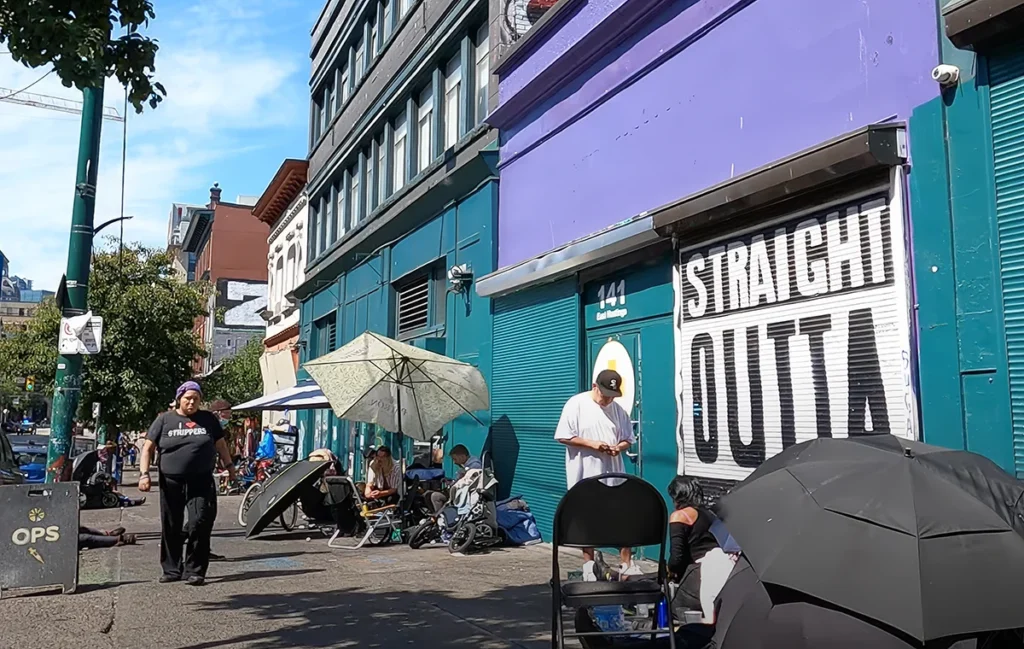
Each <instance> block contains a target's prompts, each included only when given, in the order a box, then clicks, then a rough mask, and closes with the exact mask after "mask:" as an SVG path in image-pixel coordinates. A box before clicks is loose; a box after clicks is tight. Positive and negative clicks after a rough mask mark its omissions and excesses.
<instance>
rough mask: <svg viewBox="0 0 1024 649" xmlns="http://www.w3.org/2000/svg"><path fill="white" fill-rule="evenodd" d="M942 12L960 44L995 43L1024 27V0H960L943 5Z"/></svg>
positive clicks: (949, 32)
mask: <svg viewBox="0 0 1024 649" xmlns="http://www.w3.org/2000/svg"><path fill="white" fill-rule="evenodd" d="M942 16H943V17H944V18H945V23H946V36H948V37H949V40H951V41H952V42H953V44H954V45H956V46H957V47H960V48H975V49H977V48H978V46H985V45H992V46H995V45H999V44H1001V43H1003V42H1005V41H1007V40H1009V39H1013V38H1017V37H1018V36H1017V35H1018V34H1019V33H1020V30H1021V29H1022V28H1024V0H957V1H956V2H951V3H949V4H948V5H946V6H945V7H943V8H942Z"/></svg>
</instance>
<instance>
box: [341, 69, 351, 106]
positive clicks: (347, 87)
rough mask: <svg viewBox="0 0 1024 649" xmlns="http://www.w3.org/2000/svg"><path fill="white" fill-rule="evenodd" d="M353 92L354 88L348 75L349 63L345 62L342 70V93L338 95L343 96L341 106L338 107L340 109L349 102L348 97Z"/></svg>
mask: <svg viewBox="0 0 1024 649" xmlns="http://www.w3.org/2000/svg"><path fill="white" fill-rule="evenodd" d="M351 90H352V86H351V84H350V78H349V74H348V61H345V64H344V67H343V68H342V69H341V92H339V93H338V94H339V95H340V96H341V105H339V106H338V108H339V109H340V108H341V106H344V105H345V102H346V101H348V95H349V92H351Z"/></svg>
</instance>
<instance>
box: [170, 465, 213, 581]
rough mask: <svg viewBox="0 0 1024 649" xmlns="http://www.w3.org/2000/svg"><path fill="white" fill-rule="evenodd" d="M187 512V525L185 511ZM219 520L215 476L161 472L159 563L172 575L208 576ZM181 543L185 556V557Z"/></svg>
mask: <svg viewBox="0 0 1024 649" xmlns="http://www.w3.org/2000/svg"><path fill="white" fill-rule="evenodd" d="M186 511H187V512H188V524H186V523H185V512H186ZM216 520H217V485H216V484H215V483H214V481H213V475H212V474H210V475H194V476H170V475H164V474H163V473H161V474H160V565H161V567H162V568H163V571H164V574H165V575H167V576H169V577H185V578H188V577H191V576H193V575H195V576H199V577H205V576H206V569H207V568H208V567H209V565H210V534H212V533H213V523H214V521H216ZM182 545H184V546H185V548H184V549H185V556H184V560H183V559H182V556H181V555H182Z"/></svg>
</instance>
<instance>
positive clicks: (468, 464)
mask: <svg viewBox="0 0 1024 649" xmlns="http://www.w3.org/2000/svg"><path fill="white" fill-rule="evenodd" d="M448 457H450V458H451V459H452V462H453V463H454V464H455V466H457V467H459V470H458V472H457V473H456V474H455V480H456V482H457V481H459V480H461V479H462V476H464V475H466V471H470V470H472V469H482V468H484V465H483V464H482V463H481V462H480V459H479V458H476V457H473V456H472V455H470V454H469V449H468V448H466V447H465V446H463V445H462V444H456V445H455V446H453V447H452V450H451V451H449V452H448Z"/></svg>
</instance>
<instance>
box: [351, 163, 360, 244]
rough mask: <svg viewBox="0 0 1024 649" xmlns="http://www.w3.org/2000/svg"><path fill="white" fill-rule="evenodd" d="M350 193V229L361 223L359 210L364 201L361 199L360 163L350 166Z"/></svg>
mask: <svg viewBox="0 0 1024 649" xmlns="http://www.w3.org/2000/svg"><path fill="white" fill-rule="evenodd" d="M348 177H349V195H348V199H349V200H348V204H349V207H348V211H349V229H350V230H351V229H352V228H355V227H356V226H357V225H359V221H360V220H361V219H360V218H359V210H360V204H361V202H362V201H360V200H359V180H360V178H359V165H358V164H356V165H354V166H352V167H350V168H349V170H348Z"/></svg>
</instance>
